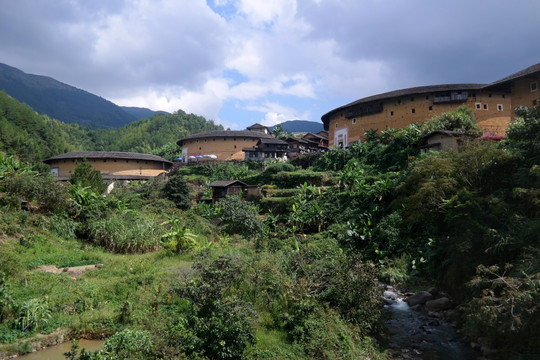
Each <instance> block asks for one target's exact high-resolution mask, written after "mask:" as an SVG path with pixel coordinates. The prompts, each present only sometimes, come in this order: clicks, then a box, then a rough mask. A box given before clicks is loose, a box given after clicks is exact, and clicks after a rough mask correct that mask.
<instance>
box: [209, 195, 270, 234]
mask: <svg viewBox="0 0 540 360" xmlns="http://www.w3.org/2000/svg"><path fill="white" fill-rule="evenodd" d="M215 206H216V207H217V208H218V209H219V210H218V215H217V216H218V219H219V221H220V222H221V225H222V226H223V230H224V231H225V232H226V233H228V234H240V235H242V236H243V237H245V238H248V239H249V238H253V237H255V236H257V235H259V234H260V233H261V231H262V228H263V227H262V223H261V222H260V221H259V220H258V219H257V216H258V212H257V209H256V207H255V206H254V205H252V203H250V202H248V201H242V200H241V199H240V198H239V197H238V196H227V197H226V198H225V199H223V200H221V201H219V202H218V203H217V204H216V205H215Z"/></svg>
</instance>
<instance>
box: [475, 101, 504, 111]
mask: <svg viewBox="0 0 540 360" xmlns="http://www.w3.org/2000/svg"><path fill="white" fill-rule="evenodd" d="M474 107H475V108H476V110H488V104H482V103H475V104H474ZM503 110H504V106H503V104H497V111H503Z"/></svg>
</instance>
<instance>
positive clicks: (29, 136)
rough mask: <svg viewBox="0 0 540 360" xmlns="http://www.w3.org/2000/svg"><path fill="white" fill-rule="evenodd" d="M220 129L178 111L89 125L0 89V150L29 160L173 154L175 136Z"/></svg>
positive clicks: (208, 122) (178, 137)
mask: <svg viewBox="0 0 540 360" xmlns="http://www.w3.org/2000/svg"><path fill="white" fill-rule="evenodd" d="M218 129H223V127H222V126H220V125H215V124H214V122H213V121H207V120H206V119H205V118H203V117H201V116H197V115H193V114H186V113H185V112H184V111H182V110H179V111H177V112H175V113H173V114H155V115H154V116H153V117H152V118H150V119H142V120H139V121H135V122H133V123H131V124H129V125H127V126H125V127H123V128H120V129H107V130H105V129H99V130H92V129H89V128H87V127H82V126H80V125H77V124H66V123H63V122H61V121H58V120H55V119H51V118H50V117H48V116H46V115H39V114H37V113H36V112H35V111H34V110H33V109H31V108H30V107H29V106H28V105H26V104H22V103H20V102H19V101H17V100H16V99H14V98H13V97H11V96H9V95H8V94H6V93H5V92H3V91H0V130H1V131H0V151H2V152H4V153H6V154H9V155H16V156H17V157H19V159H21V160H23V161H29V162H40V161H41V160H43V159H45V158H47V157H50V156H54V155H58V154H61V153H65V152H69V151H93V150H97V151H132V152H145V153H149V152H159V153H160V154H161V155H163V156H169V157H171V156H174V154H176V153H177V149H176V141H178V140H179V139H180V138H182V137H184V136H187V135H189V134H192V133H196V132H201V131H207V130H218Z"/></svg>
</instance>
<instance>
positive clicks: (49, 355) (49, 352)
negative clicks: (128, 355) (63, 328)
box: [16, 340, 104, 360]
mask: <svg viewBox="0 0 540 360" xmlns="http://www.w3.org/2000/svg"><path fill="white" fill-rule="evenodd" d="M103 343H104V341H103V340H79V349H81V350H82V349H83V348H85V349H86V350H87V351H96V350H100V349H102V348H103ZM70 349H71V341H67V342H65V343H62V344H58V345H54V346H49V347H47V348H46V349H43V350H39V351H36V352H33V353H29V354H26V355H21V356H18V357H17V358H16V359H17V360H19V359H21V360H65V357H64V353H65V352H68V351H69V350H70Z"/></svg>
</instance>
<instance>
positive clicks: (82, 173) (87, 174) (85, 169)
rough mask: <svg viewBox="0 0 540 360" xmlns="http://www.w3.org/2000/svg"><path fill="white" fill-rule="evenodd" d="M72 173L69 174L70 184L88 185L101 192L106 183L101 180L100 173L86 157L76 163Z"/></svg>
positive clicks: (105, 187)
mask: <svg viewBox="0 0 540 360" xmlns="http://www.w3.org/2000/svg"><path fill="white" fill-rule="evenodd" d="M76 165H77V166H76V167H75V170H74V171H73V174H71V175H70V177H69V179H68V182H69V183H70V184H80V185H81V186H83V187H89V188H90V189H92V190H93V191H95V192H96V193H98V194H103V193H104V192H105V190H106V189H107V185H106V184H105V182H104V181H103V177H102V176H101V173H100V172H99V171H97V170H95V169H94V167H93V166H92V164H90V163H89V162H88V161H86V159H84V160H83V161H82V162H81V163H77V164H76Z"/></svg>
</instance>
